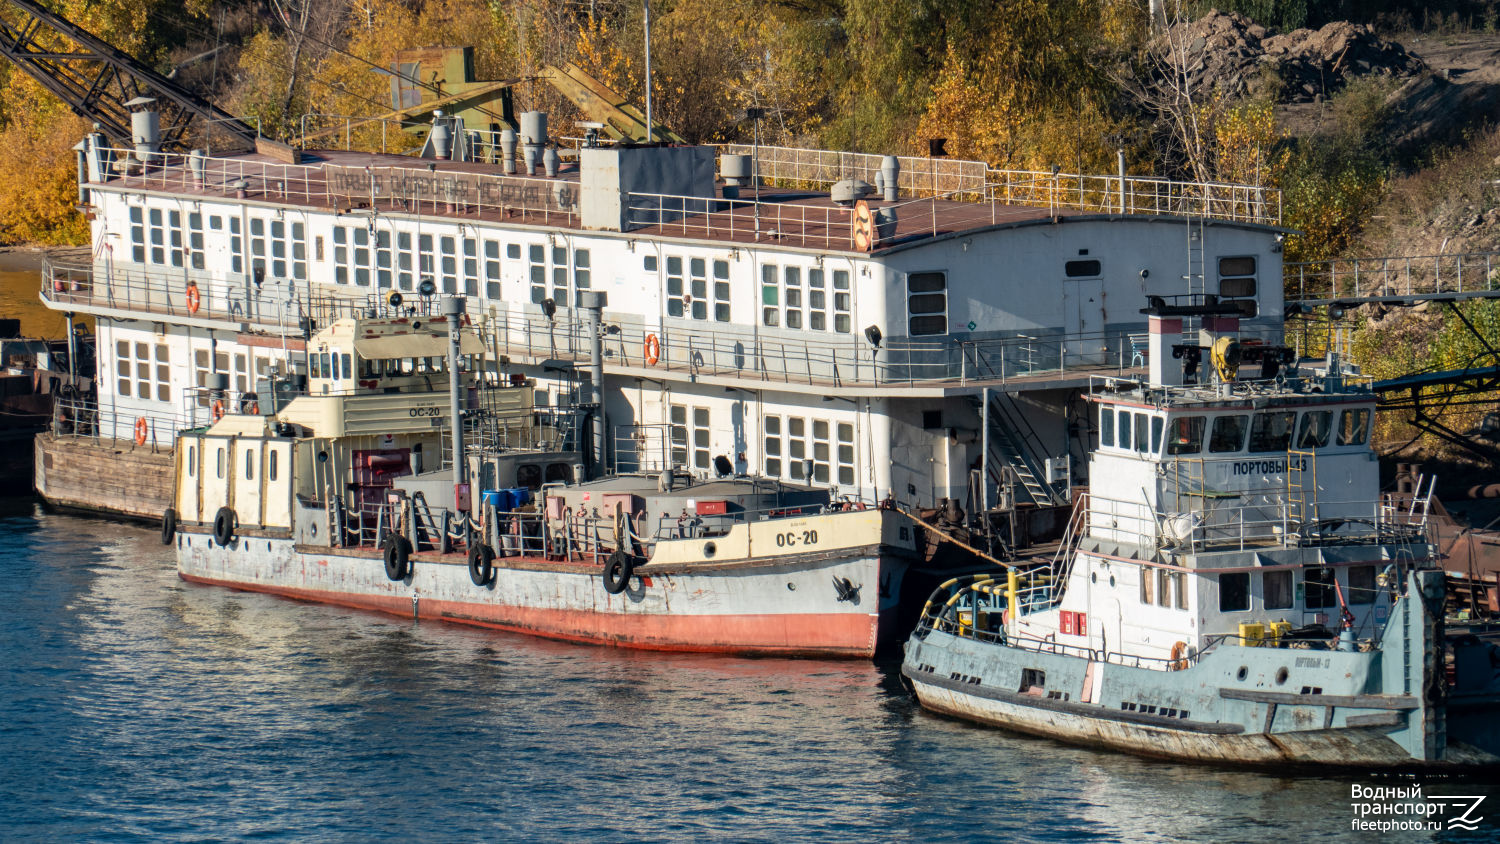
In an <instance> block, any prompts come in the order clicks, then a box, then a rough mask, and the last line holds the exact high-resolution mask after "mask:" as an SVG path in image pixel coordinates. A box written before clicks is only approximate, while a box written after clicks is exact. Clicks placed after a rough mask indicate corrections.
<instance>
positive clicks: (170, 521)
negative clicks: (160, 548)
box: [161, 507, 177, 545]
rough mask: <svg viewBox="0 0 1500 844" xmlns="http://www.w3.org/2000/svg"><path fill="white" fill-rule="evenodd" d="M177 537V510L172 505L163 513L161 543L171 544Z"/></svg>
mask: <svg viewBox="0 0 1500 844" xmlns="http://www.w3.org/2000/svg"><path fill="white" fill-rule="evenodd" d="M176 538H177V511H176V510H174V509H172V508H171V507H168V508H167V511H166V512H165V513H162V514H161V544H163V545H171V544H172V540H174V539H176Z"/></svg>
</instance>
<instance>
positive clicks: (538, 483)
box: [516, 463, 542, 489]
mask: <svg viewBox="0 0 1500 844" xmlns="http://www.w3.org/2000/svg"><path fill="white" fill-rule="evenodd" d="M516 486H524V487H526V488H527V489H541V488H542V467H541V466H538V465H537V464H535V463H522V464H521V465H519V466H517V467H516Z"/></svg>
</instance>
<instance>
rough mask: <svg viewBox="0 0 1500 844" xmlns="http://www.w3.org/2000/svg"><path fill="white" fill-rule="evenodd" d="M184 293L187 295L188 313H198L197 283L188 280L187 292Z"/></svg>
mask: <svg viewBox="0 0 1500 844" xmlns="http://www.w3.org/2000/svg"><path fill="white" fill-rule="evenodd" d="M186 295H187V309H188V313H190V314H196V313H198V305H199V304H200V301H199V297H198V285H197V284H195V283H194V282H191V281H190V282H188V286H187V294H186Z"/></svg>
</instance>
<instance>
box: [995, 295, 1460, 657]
mask: <svg viewBox="0 0 1500 844" xmlns="http://www.w3.org/2000/svg"><path fill="white" fill-rule="evenodd" d="M1225 329H1229V330H1232V323H1229V324H1220V325H1219V326H1218V327H1217V329H1215V330H1214V331H1205V332H1203V339H1202V340H1201V343H1200V344H1199V345H1198V346H1195V347H1193V348H1197V349H1202V350H1210V349H1212V348H1213V347H1214V345H1215V343H1218V342H1219V338H1221V337H1223V336H1226V335H1224V334H1223V333H1222V332H1223V331H1224V330H1225ZM1174 336H1175V334H1174ZM1178 355H1179V359H1176V360H1169V361H1168V362H1167V363H1164V364H1162V365H1159V366H1153V373H1154V377H1153V378H1152V379H1151V380H1149V381H1148V380H1142V381H1128V382H1121V381H1119V380H1117V379H1106V380H1101V381H1100V382H1099V383H1098V385H1097V387H1096V389H1095V390H1094V391H1093V392H1092V393H1091V394H1090V395H1089V403H1090V405H1091V407H1092V412H1093V414H1094V416H1095V419H1096V421H1097V429H1098V431H1099V443H1098V446H1097V448H1096V449H1095V450H1094V452H1093V454H1092V456H1091V459H1090V463H1091V465H1090V471H1089V475H1090V477H1091V478H1092V479H1093V482H1092V485H1091V487H1090V489H1089V491H1088V493H1087V494H1086V495H1083V496H1081V497H1080V499H1079V501H1078V503H1077V505H1076V507H1075V511H1074V520H1073V524H1072V525H1071V526H1070V528H1069V536H1068V537H1067V539H1066V541H1065V542H1064V544H1063V546H1062V547H1061V548H1060V549H1059V551H1058V554H1057V558H1056V559H1055V560H1054V562H1053V564H1052V565H1050V566H1047V567H1044V568H1042V569H1038V570H1035V571H1031V572H1028V573H1026V574H1025V575H1023V578H1022V580H1023V582H1022V588H1021V594H1022V596H1023V598H1022V600H1021V602H1020V606H1019V607H1018V609H1019V613H1018V617H1017V619H1016V621H1017V626H1016V627H1015V629H1014V633H1015V635H1019V636H1021V637H1022V638H1023V639H1024V638H1034V639H1038V640H1046V641H1051V642H1057V643H1060V644H1062V645H1066V646H1075V647H1082V648H1093V649H1101V650H1102V651H1103V652H1106V653H1108V652H1116V653H1129V654H1131V655H1132V657H1131V658H1132V659H1137V660H1145V661H1147V662H1149V661H1153V660H1154V661H1155V663H1156V666H1157V667H1165V666H1167V665H1169V664H1171V663H1173V662H1175V661H1177V660H1180V659H1183V658H1185V657H1191V656H1192V655H1193V654H1196V653H1199V652H1201V651H1203V650H1205V649H1206V648H1208V647H1210V646H1211V645H1212V644H1214V643H1216V642H1219V641H1224V640H1225V639H1234V640H1249V641H1252V642H1257V643H1259V642H1264V643H1267V644H1278V643H1284V641H1283V640H1287V639H1288V637H1297V636H1324V637H1325V638H1326V636H1332V635H1337V634H1338V633H1339V632H1340V631H1344V630H1348V631H1350V632H1351V635H1354V636H1356V637H1358V638H1369V637H1370V636H1372V635H1373V633H1374V631H1375V630H1377V629H1378V628H1379V627H1380V626H1382V625H1383V624H1384V622H1385V621H1386V619H1387V617H1388V616H1389V613H1390V610H1391V605H1392V600H1393V598H1394V593H1393V592H1392V591H1391V590H1390V589H1388V588H1387V586H1388V585H1390V584H1396V583H1399V582H1400V579H1401V576H1404V575H1403V572H1404V571H1405V570H1406V569H1405V568H1404V567H1409V566H1410V564H1411V563H1412V562H1413V559H1412V557H1411V555H1412V553H1413V549H1414V548H1421V547H1425V545H1424V543H1425V522H1426V503H1425V502H1426V498H1424V497H1422V496H1416V497H1411V496H1408V497H1404V498H1400V499H1398V498H1395V497H1391V496H1385V495H1381V494H1379V493H1374V494H1372V492H1371V491H1374V490H1379V465H1378V462H1377V457H1376V454H1375V452H1374V450H1373V449H1372V448H1371V447H1370V435H1371V429H1372V425H1373V421H1374V417H1375V395H1374V393H1373V391H1372V390H1371V389H1370V382H1369V380H1368V379H1365V378H1362V377H1360V376H1358V374H1357V373H1354V372H1352V371H1350V370H1349V369H1348V368H1347V367H1343V366H1340V365H1339V364H1337V363H1336V362H1335V363H1333V364H1332V365H1330V366H1325V367H1323V368H1320V369H1311V370H1300V371H1299V370H1297V369H1292V370H1290V371H1278V372H1277V373H1276V374H1275V375H1274V376H1273V377H1271V378H1261V377H1259V376H1261V375H1263V374H1265V373H1264V371H1263V370H1261V369H1260V366H1259V363H1257V364H1256V367H1255V369H1254V371H1251V370H1249V369H1248V368H1246V369H1245V370H1243V371H1242V369H1241V367H1240V366H1239V365H1237V364H1233V363H1232V362H1231V363H1228V364H1225V363H1223V362H1222V361H1221V362H1220V365H1219V366H1218V367H1217V368H1216V370H1215V371H1212V372H1210V373H1208V374H1206V376H1205V377H1204V379H1203V381H1202V383H1187V384H1184V383H1182V380H1183V379H1182V378H1181V372H1180V371H1178V372H1177V373H1175V374H1174V376H1173V377H1164V375H1163V370H1164V369H1165V368H1166V367H1168V366H1175V367H1183V368H1190V367H1191V363H1189V362H1187V361H1184V360H1181V359H1180V358H1191V357H1192V355H1190V354H1187V355H1184V354H1182V350H1179V351H1178ZM1162 357H1167V356H1166V355H1163V356H1162ZM1184 364H1186V367H1184ZM1427 496H1428V497H1430V489H1429V491H1428V492H1427ZM996 621H998V620H996Z"/></svg>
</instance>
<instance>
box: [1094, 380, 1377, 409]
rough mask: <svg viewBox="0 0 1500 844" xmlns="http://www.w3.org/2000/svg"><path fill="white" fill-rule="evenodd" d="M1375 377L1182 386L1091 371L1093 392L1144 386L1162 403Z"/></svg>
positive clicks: (1366, 384)
mask: <svg viewBox="0 0 1500 844" xmlns="http://www.w3.org/2000/svg"><path fill="white" fill-rule="evenodd" d="M1374 383H1375V379H1374V378H1373V377H1371V376H1368V375H1350V374H1345V375H1337V376H1332V377H1331V378H1330V377H1329V376H1327V375H1322V374H1313V375H1298V376H1296V377H1291V378H1288V377H1286V376H1285V375H1281V376H1278V377H1276V378H1242V379H1240V380H1237V381H1234V382H1232V383H1228V384H1184V385H1178V386H1162V385H1150V386H1148V385H1147V384H1146V382H1145V380H1144V379H1143V378H1142V377H1141V376H1139V375H1133V376H1131V377H1120V376H1117V375H1107V374H1101V373H1091V374H1090V375H1089V392H1090V393H1092V394H1096V395H1108V394H1110V393H1117V392H1120V391H1121V390H1140V391H1141V392H1142V394H1143V397H1144V398H1145V400H1146V401H1151V402H1155V403H1161V402H1166V401H1172V402H1176V403H1180V404H1181V403H1187V402H1199V403H1204V404H1210V403H1214V402H1222V401H1224V400H1225V399H1234V398H1240V399H1244V398H1259V397H1270V396H1273V395H1285V394H1287V393H1289V392H1296V393H1310V392H1320V393H1326V392H1328V391H1329V390H1330V388H1334V389H1337V390H1338V391H1341V392H1349V393H1369V392H1371V391H1372V389H1373V385H1374Z"/></svg>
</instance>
